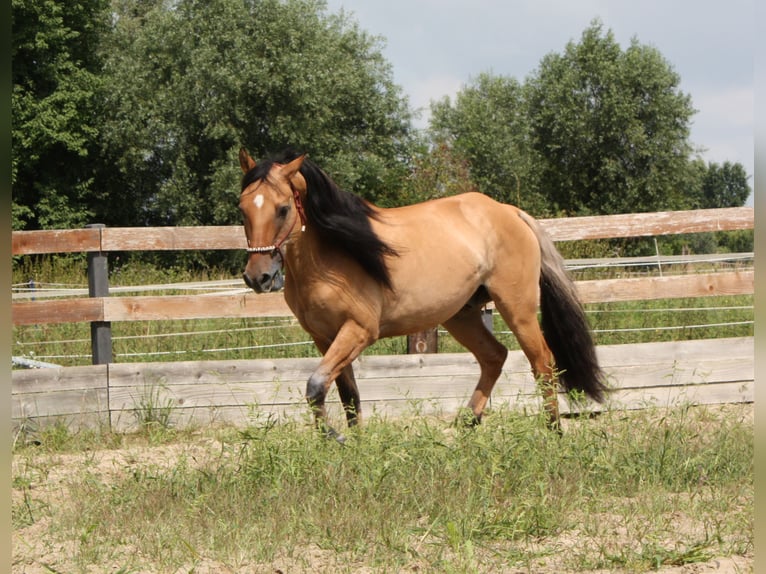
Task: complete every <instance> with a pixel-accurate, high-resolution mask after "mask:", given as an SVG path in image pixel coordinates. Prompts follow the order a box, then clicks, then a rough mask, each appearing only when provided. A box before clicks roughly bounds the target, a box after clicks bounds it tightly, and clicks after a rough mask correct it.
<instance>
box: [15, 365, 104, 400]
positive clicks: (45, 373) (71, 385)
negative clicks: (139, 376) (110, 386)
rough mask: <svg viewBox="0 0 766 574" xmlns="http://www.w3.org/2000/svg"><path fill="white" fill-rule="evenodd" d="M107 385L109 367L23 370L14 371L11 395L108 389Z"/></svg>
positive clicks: (91, 366)
mask: <svg viewBox="0 0 766 574" xmlns="http://www.w3.org/2000/svg"><path fill="white" fill-rule="evenodd" d="M106 384H107V365H88V366H84V367H54V368H50V369H23V370H15V371H13V376H12V379H11V394H12V395H22V394H33V393H49V392H53V391H72V390H74V391H76V390H85V389H106Z"/></svg>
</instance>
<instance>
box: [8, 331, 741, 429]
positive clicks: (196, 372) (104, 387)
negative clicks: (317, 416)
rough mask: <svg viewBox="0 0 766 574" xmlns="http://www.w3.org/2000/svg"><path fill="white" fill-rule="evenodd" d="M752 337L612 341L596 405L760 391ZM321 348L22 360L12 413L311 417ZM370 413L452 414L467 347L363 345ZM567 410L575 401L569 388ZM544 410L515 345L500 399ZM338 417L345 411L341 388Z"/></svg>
mask: <svg viewBox="0 0 766 574" xmlns="http://www.w3.org/2000/svg"><path fill="white" fill-rule="evenodd" d="M753 348H754V347H753V338H752V337H743V338H732V339H714V340H708V341H678V342H673V343H642V344H637V345H603V346H599V347H598V349H597V352H598V356H599V361H600V363H601V365H602V367H603V369H604V371H605V372H606V373H607V376H608V378H609V381H610V384H611V385H612V386H613V387H614V389H615V390H614V391H613V392H612V393H611V394H610V395H609V399H608V401H607V403H606V404H605V405H604V406H599V405H595V404H588V405H587V408H589V409H593V410H602V409H605V408H610V409H637V408H644V407H647V406H660V407H665V406H673V405H680V404H718V403H735V402H752V401H753V396H754V373H753ZM318 361H319V359H259V360H236V361H185V362H173V363H124V364H108V365H93V366H86V367H58V368H53V369H33V370H23V371H15V372H14V374H13V385H12V417H13V421H14V423H15V426H16V427H17V428H19V427H23V426H24V425H39V424H45V423H47V422H50V421H62V420H63V421H65V422H66V424H68V425H71V426H74V427H80V426H83V427H93V426H97V425H104V426H106V427H109V426H111V428H112V429H114V430H119V431H129V430H134V429H136V428H137V426H138V425H139V424H140V421H141V420H142V417H143V418H146V417H147V415H148V412H147V411H148V409H149V407H153V408H155V409H158V408H166V409H167V411H168V412H169V414H170V419H171V420H170V423H171V424H173V425H175V426H176V427H179V428H180V427H186V426H189V425H198V426H199V425H202V426H204V425H210V424H215V423H226V424H234V425H246V424H249V423H254V422H256V421H257V420H262V418H263V417H267V416H276V417H279V418H285V417H289V418H295V417H306V419H307V420H308V417H309V410H308V407H307V405H306V402H305V400H304V398H303V393H304V389H305V385H306V380H307V379H308V377H309V375H310V374H311V372H312V371H313V369H314V368H316V365H317V363H318ZM354 366H355V372H356V378H357V382H358V384H359V389H360V392H361V395H362V409H363V413H366V416H369V415H370V414H373V413H376V414H379V415H383V416H396V415H400V414H402V413H407V412H410V413H415V412H419V413H443V414H446V415H449V416H454V414H455V412H456V411H457V409H458V408H459V407H462V406H464V405H465V404H466V403H467V400H468V397H469V396H470V393H471V391H472V390H473V387H474V386H475V385H476V381H477V380H478V376H479V366H478V364H477V363H476V361H475V359H474V358H473V356H472V355H470V354H468V353H444V354H439V355H400V356H374V355H370V356H362V357H360V358H359V359H357V361H356V362H355V364H354ZM559 403H560V408H561V410H562V412H563V413H567V412H572V411H574V410H576V409H577V408H578V407H577V406H576V405H570V404H569V402H568V401H567V400H566V398H564V396H563V395H561V396H560V400H559ZM500 405H509V406H510V407H513V408H529V409H530V412H539V408H540V400H539V397H538V394H537V389H536V387H535V384H534V381H533V380H532V375H531V374H530V372H529V363H527V361H526V358H525V357H524V356H523V354H522V353H521V352H520V351H512V352H510V353H509V356H508V359H507V360H506V362H505V366H504V367H503V373H502V375H501V378H500V380H499V381H498V384H497V386H496V388H495V390H494V392H493V394H492V403H491V407H495V408H496V407H498V406H500ZM328 407H329V410H330V416H331V417H332V418H335V419H340V418H341V410H340V405H339V401H338V399H337V394H336V393H335V391H333V392H332V393H331V395H330V397H329V398H328Z"/></svg>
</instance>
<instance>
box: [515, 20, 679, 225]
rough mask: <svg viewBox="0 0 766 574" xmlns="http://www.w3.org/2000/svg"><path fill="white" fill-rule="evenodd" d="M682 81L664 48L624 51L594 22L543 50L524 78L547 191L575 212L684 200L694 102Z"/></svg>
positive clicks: (635, 46) (646, 207) (666, 205)
mask: <svg viewBox="0 0 766 574" xmlns="http://www.w3.org/2000/svg"><path fill="white" fill-rule="evenodd" d="M679 83H680V78H679V76H678V74H676V73H675V72H674V71H673V69H672V67H671V66H670V64H669V63H668V62H667V61H666V60H665V59H664V58H663V57H662V55H661V54H660V53H659V51H658V50H656V49H655V48H652V47H649V46H644V45H641V44H639V43H638V41H637V40H636V39H633V40H632V41H631V43H630V46H629V47H628V48H627V49H625V50H622V49H621V48H620V46H619V44H618V43H617V42H616V41H615V39H614V36H613V34H612V33H611V31H609V32H606V33H605V32H604V31H603V29H602V25H601V24H600V23H599V22H598V21H594V22H593V23H591V25H590V27H589V28H587V29H586V30H585V31H584V32H583V34H582V38H581V40H580V42H579V43H576V44H575V43H573V42H570V43H569V44H567V46H566V49H565V50H564V53H563V54H555V53H552V54H549V55H547V56H545V57H544V58H543V60H542V62H541V64H540V67H539V69H538V70H537V72H536V73H535V74H534V75H533V76H532V77H531V78H529V80H528V82H527V85H526V86H525V88H526V90H527V94H526V101H527V105H528V111H527V113H528V118H529V122H530V124H529V127H530V139H531V148H532V150H533V151H534V153H535V158H534V161H535V162H536V163H537V164H538V165H539V166H540V181H539V184H540V186H541V191H542V192H544V193H546V194H549V197H550V198H551V200H552V201H553V202H555V204H556V206H557V207H558V209H560V210H562V211H564V212H567V213H571V214H596V213H626V212H641V211H652V210H661V209H674V208H682V207H685V206H686V205H687V204H688V198H687V197H685V193H684V190H685V189H686V187H687V184H688V183H689V178H690V177H691V175H690V169H689V165H690V162H689V156H690V153H691V146H690V144H689V142H688V136H689V122H690V119H691V117H692V115H693V113H694V109H693V108H692V106H691V99H690V97H689V96H688V95H687V94H684V93H682V92H681V91H680V89H679V87H678V86H679Z"/></svg>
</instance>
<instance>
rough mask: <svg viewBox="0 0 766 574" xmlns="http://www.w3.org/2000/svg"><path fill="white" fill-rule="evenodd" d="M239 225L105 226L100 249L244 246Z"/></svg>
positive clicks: (136, 249) (157, 249) (185, 248)
mask: <svg viewBox="0 0 766 574" xmlns="http://www.w3.org/2000/svg"><path fill="white" fill-rule="evenodd" d="M246 248H247V239H246V238H245V231H244V228H243V227H242V226H241V225H219V226H207V227H145V228H136V227H107V228H105V229H104V230H103V237H102V242H101V249H102V250H103V251H167V250H188V249H243V250H244V249H246Z"/></svg>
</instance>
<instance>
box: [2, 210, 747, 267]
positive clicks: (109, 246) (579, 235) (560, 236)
mask: <svg viewBox="0 0 766 574" xmlns="http://www.w3.org/2000/svg"><path fill="white" fill-rule="evenodd" d="M540 223H541V224H542V225H543V227H544V228H545V229H546V230H547V231H548V232H549V233H550V234H551V236H552V237H553V239H554V240H555V241H572V240H582V239H607V238H619V237H651V236H655V235H670V234H680V233H699V232H705V231H733V230H737V229H752V228H753V208H752V207H730V208H720V209H700V210H693V211H665V212H659V213H633V214H620V215H597V216H589V217H568V218H561V219H541V220H540ZM246 247H247V242H246V240H245V232H244V230H243V228H242V226H241V225H230V226H211V227H146V228H135V227H104V228H90V229H61V230H52V231H14V232H13V235H12V253H13V255H31V254H39V253H81V252H87V251H172V250H193V249H206V250H208V249H213V250H215V249H245V248H246Z"/></svg>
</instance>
